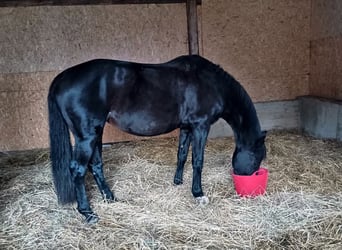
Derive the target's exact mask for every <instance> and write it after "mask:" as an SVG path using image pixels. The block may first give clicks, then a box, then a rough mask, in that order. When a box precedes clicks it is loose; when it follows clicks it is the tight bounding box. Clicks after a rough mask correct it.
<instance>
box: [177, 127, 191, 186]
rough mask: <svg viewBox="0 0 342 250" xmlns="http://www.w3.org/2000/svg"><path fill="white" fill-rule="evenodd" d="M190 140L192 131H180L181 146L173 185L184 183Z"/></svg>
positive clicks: (179, 146)
mask: <svg viewBox="0 0 342 250" xmlns="http://www.w3.org/2000/svg"><path fill="white" fill-rule="evenodd" d="M190 140H191V132H190V130H188V129H180V132H179V145H178V153H177V169H176V173H175V177H174V179H173V183H174V184H176V185H179V184H182V183H183V171H184V164H185V162H186V158H187V156H188V152H189V146H190Z"/></svg>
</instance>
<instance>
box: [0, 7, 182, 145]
mask: <svg viewBox="0 0 342 250" xmlns="http://www.w3.org/2000/svg"><path fill="white" fill-rule="evenodd" d="M187 52H188V48H187V28H186V9H185V6H184V5H183V4H162V5H155V4H148V5H147V4H143V5H98V6H89V5H87V6H51V7H48V6H43V7H15V8H9V7H8V8H0V96H1V98H0V115H1V120H0V131H1V136H0V150H21V149H29V148H43V147H48V126H47V104H46V97H47V91H48V87H49V85H50V83H51V80H52V79H53V77H54V76H55V75H56V74H57V73H58V72H60V71H61V70H63V69H65V68H67V67H69V66H72V65H74V64H77V63H80V62H83V61H86V60H90V59H93V58H115V59H122V60H134V61H140V62H156V63H158V62H163V61H167V60H170V59H171V58H173V57H176V56H177V55H180V54H186V53H187ZM114 138H115V139H117V140H123V139H127V138H126V135H125V134H123V133H121V132H119V131H118V130H115V129H106V131H105V141H113V139H114Z"/></svg>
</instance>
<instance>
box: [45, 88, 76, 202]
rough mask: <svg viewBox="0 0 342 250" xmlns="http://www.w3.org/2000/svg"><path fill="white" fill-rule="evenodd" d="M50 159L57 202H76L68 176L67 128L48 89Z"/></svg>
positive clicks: (68, 138) (72, 185)
mask: <svg viewBox="0 0 342 250" xmlns="http://www.w3.org/2000/svg"><path fill="white" fill-rule="evenodd" d="M48 108H49V136H50V159H51V164H52V176H53V181H54V184H55V190H56V194H57V197H58V201H59V202H60V203H61V204H66V203H72V202H74V201H75V200H76V195H75V186H74V183H73V181H72V178H71V174H70V168H69V167H70V163H71V156H72V146H71V143H70V134H69V129H68V126H67V124H66V122H65V120H64V118H63V116H62V113H61V111H60V109H59V107H58V104H57V102H56V98H55V96H54V94H53V93H52V88H50V91H49V96H48Z"/></svg>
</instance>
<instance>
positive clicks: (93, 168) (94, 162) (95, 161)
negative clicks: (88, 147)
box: [89, 133, 115, 201]
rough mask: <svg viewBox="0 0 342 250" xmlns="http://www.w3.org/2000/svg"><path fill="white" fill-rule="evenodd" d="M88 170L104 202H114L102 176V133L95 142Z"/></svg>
mask: <svg viewBox="0 0 342 250" xmlns="http://www.w3.org/2000/svg"><path fill="white" fill-rule="evenodd" d="M89 170H90V172H91V173H92V174H93V176H94V179H95V181H96V184H97V186H98V187H99V189H100V192H101V194H102V196H103V198H104V199H105V200H112V201H114V200H115V198H114V195H113V193H112V191H111V190H110V188H109V187H108V184H107V183H106V180H105V177H104V174H103V163H102V133H101V136H98V139H97V141H96V145H95V150H94V153H93V156H92V158H91V160H90V163H89Z"/></svg>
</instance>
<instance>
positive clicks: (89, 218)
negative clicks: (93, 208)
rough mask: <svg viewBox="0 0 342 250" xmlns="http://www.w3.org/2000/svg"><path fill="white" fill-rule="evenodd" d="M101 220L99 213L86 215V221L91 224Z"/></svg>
mask: <svg viewBox="0 0 342 250" xmlns="http://www.w3.org/2000/svg"><path fill="white" fill-rule="evenodd" d="M98 221H99V217H98V216H97V214H94V213H92V214H88V215H87V217H86V223H87V224H89V225H92V224H96V223H97V222H98Z"/></svg>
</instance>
